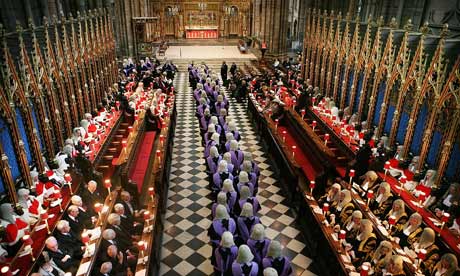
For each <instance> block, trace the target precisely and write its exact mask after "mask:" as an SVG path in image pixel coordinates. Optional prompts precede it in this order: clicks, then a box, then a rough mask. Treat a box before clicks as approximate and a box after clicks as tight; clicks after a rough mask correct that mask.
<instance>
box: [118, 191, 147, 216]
mask: <svg viewBox="0 0 460 276" xmlns="http://www.w3.org/2000/svg"><path fill="white" fill-rule="evenodd" d="M133 186H135V184H133ZM136 187H137V186H136ZM117 203H121V204H123V206H124V207H125V215H126V216H128V217H130V218H132V219H134V220H135V221H137V222H143V221H144V220H143V216H142V215H143V214H144V211H145V210H144V209H139V208H138V207H137V206H138V204H136V201H134V200H133V197H132V196H131V194H130V193H129V192H128V191H126V190H125V191H121V193H120V199H119V200H117Z"/></svg>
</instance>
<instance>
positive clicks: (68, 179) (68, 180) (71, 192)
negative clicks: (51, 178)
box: [64, 173, 73, 195]
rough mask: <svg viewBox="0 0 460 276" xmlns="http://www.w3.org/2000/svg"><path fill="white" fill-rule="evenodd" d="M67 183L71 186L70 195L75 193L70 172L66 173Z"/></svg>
mask: <svg viewBox="0 0 460 276" xmlns="http://www.w3.org/2000/svg"><path fill="white" fill-rule="evenodd" d="M64 180H65V184H66V185H68V186H69V190H70V195H73V191H72V176H71V175H70V174H69V173H66V174H64Z"/></svg>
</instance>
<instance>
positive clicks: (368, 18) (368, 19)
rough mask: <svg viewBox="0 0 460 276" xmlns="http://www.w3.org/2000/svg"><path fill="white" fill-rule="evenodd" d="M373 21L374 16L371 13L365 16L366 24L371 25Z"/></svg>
mask: <svg viewBox="0 0 460 276" xmlns="http://www.w3.org/2000/svg"><path fill="white" fill-rule="evenodd" d="M373 23H375V22H374V17H373V16H372V13H371V14H369V16H368V17H367V24H369V25H373Z"/></svg>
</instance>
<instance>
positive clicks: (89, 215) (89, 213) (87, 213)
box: [70, 195, 97, 229]
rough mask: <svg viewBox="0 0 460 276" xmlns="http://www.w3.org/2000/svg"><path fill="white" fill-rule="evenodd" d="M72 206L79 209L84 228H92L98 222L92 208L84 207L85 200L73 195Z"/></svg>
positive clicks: (79, 218) (79, 217)
mask: <svg viewBox="0 0 460 276" xmlns="http://www.w3.org/2000/svg"><path fill="white" fill-rule="evenodd" d="M70 201H71V202H72V205H75V206H77V207H78V217H77V218H78V220H79V221H80V222H81V223H82V224H83V226H84V228H87V229H89V228H91V227H92V226H93V224H94V223H95V222H96V220H97V219H96V217H95V216H96V215H97V213H95V212H94V211H93V209H92V208H87V207H86V206H85V207H84V206H83V200H82V198H81V197H80V196H79V195H73V196H72V197H71V198H70Z"/></svg>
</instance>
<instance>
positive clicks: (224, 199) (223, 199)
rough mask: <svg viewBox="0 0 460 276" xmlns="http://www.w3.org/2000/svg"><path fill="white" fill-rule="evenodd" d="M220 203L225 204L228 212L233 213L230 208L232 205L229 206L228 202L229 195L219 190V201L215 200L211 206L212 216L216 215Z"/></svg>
mask: <svg viewBox="0 0 460 276" xmlns="http://www.w3.org/2000/svg"><path fill="white" fill-rule="evenodd" d="M219 205H224V206H225V207H226V208H227V213H229V214H231V213H232V211H231V210H230V207H229V206H228V203H227V195H226V194H225V193H224V192H219V193H218V194H217V202H214V203H213V204H212V206H211V215H212V217H215V216H216V208H217V206H219Z"/></svg>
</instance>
